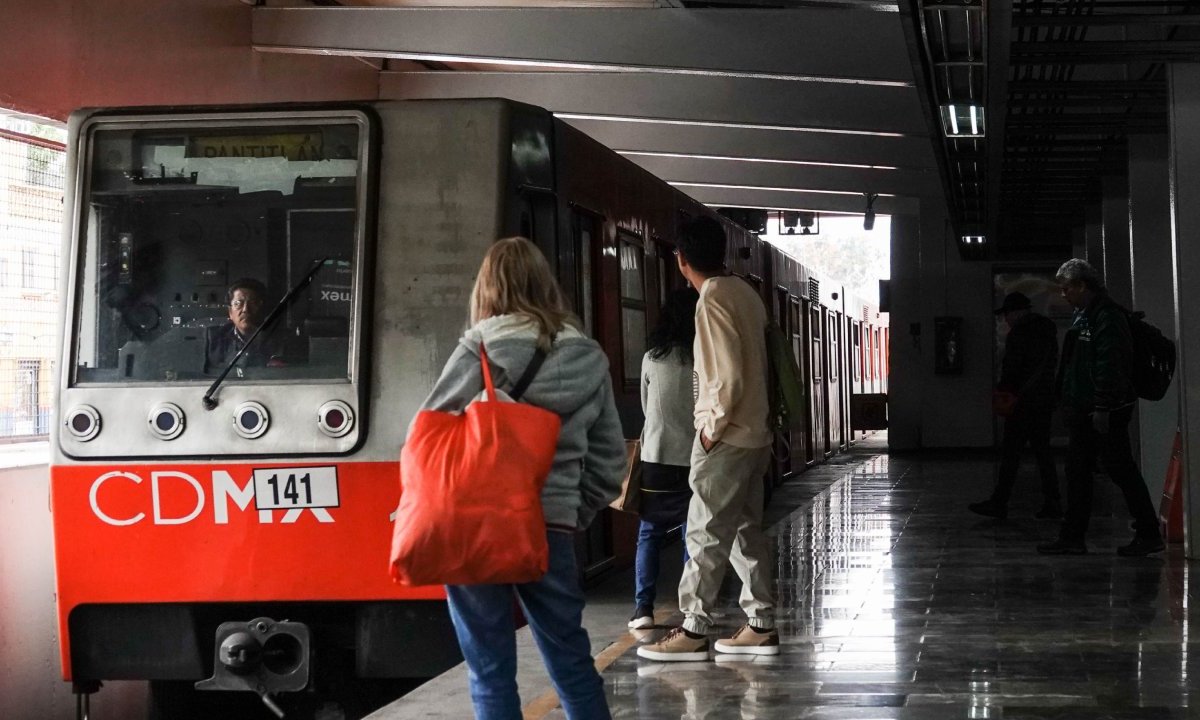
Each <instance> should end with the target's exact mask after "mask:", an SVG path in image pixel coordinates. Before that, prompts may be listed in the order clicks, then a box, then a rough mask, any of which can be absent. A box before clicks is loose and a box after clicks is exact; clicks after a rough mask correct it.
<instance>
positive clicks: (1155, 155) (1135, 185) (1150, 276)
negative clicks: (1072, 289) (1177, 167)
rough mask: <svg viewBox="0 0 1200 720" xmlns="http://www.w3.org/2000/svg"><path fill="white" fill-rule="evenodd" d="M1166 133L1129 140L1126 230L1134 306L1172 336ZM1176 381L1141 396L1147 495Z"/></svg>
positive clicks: (1170, 435) (1173, 418)
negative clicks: (1155, 395) (1159, 395)
mask: <svg viewBox="0 0 1200 720" xmlns="http://www.w3.org/2000/svg"><path fill="white" fill-rule="evenodd" d="M1169 180H1170V178H1169V175H1168V165H1167V136H1166V135H1134V136H1132V137H1131V138H1130V139H1129V231H1130V248H1131V251H1132V264H1133V274H1132V281H1133V283H1132V285H1133V286H1132V291H1133V306H1132V307H1133V309H1135V310H1141V311H1142V312H1144V313H1146V319H1147V320H1148V321H1149V322H1151V323H1153V324H1154V325H1155V326H1156V327H1158V328H1159V329H1160V330H1162V331H1163V333H1164V334H1166V335H1167V336H1168V337H1171V338H1174V337H1175V278H1174V277H1173V275H1172V269H1171V264H1172V260H1171V253H1172V250H1171V197H1170V192H1171V189H1170V182H1169ZM1178 392H1179V391H1178V380H1176V381H1175V387H1173V388H1172V389H1171V390H1169V391H1168V392H1167V396H1166V397H1164V398H1163V399H1162V400H1159V401H1158V402H1148V401H1145V400H1143V401H1141V402H1140V403H1139V405H1140V407H1139V408H1138V417H1139V427H1140V430H1141V467H1142V475H1144V476H1145V478H1146V485H1147V486H1148V487H1149V488H1150V497H1151V499H1152V500H1154V501H1155V502H1156V503H1157V502H1158V499H1159V497H1161V496H1162V488H1163V481H1164V480H1165V478H1166V474H1167V462H1168V461H1169V460H1170V457H1171V445H1172V442H1173V439H1174V437H1175V428H1176V426H1177V425H1178V424H1179V398H1178Z"/></svg>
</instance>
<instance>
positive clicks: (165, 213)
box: [51, 99, 887, 717]
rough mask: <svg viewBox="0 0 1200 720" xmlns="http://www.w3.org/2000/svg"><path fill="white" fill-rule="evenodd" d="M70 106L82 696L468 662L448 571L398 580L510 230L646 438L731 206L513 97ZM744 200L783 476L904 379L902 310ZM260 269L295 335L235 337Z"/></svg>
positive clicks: (66, 480) (342, 685)
mask: <svg viewBox="0 0 1200 720" xmlns="http://www.w3.org/2000/svg"><path fill="white" fill-rule="evenodd" d="M69 131H70V138H69V143H68V153H69V155H68V176H67V177H68V188H67V195H66V209H67V215H66V217H67V218H68V221H67V231H66V233H65V239H64V242H65V252H64V253H63V258H64V264H65V267H64V273H63V278H64V280H63V282H64V285H63V288H62V290H63V292H62V297H63V299H64V301H63V307H62V322H61V333H60V337H61V356H60V357H61V361H60V362H59V364H58V382H57V388H56V392H57V395H56V400H55V408H56V412H57V422H56V423H55V427H54V432H53V436H52V443H51V447H52V462H51V503H52V511H53V527H54V541H55V553H56V579H57V601H58V618H59V632H60V635H59V637H60V646H61V661H62V669H63V674H64V677H65V678H66V679H67V680H71V681H73V682H74V683H75V688H76V691H77V692H79V693H88V692H91V691H93V690H94V689H95V687H96V684H97V682H98V681H101V680H108V679H141V680H149V681H151V695H152V699H153V702H154V704H155V707H156V708H158V712H159V714H160V715H161V716H163V717H168V716H169V717H182V716H185V715H186V712H185V707H184V706H190V704H191V703H193V702H194V701H195V698H189V697H187V695H188V693H190V692H191V691H192V690H193V687H194V686H195V687H198V688H202V689H215V690H249V691H251V692H254V693H257V694H259V695H260V696H261V697H262V698H263V699H264V701H265V702H267V703H268V705H272V706H273V707H274V708H275V709H277V710H282V709H287V710H293V709H295V708H298V707H301V706H302V705H303V701H302V699H303V698H306V697H307V698H310V699H311V698H312V697H317V696H321V697H325V696H336V695H338V694H339V693H340V697H341V700H340V702H344V703H349V704H352V703H353V702H354V701H355V699H356V698H363V697H367V696H368V695H369V694H370V693H368V692H366V691H364V690H363V688H364V687H368V688H369V687H373V686H374V685H373V684H375V683H383V682H386V681H394V680H395V679H399V678H424V677H429V676H432V675H435V674H437V673H439V672H441V671H442V670H444V669H446V668H448V667H450V666H451V665H453V664H455V663H457V662H458V660H459V655H458V649H457V645H456V643H455V642H454V639H453V632H452V628H451V626H450V623H449V619H448V617H447V614H446V611H445V605H444V595H443V594H442V591H441V589H440V588H436V587H428V588H406V587H401V586H398V585H395V584H393V583H392V582H391V580H390V579H389V577H388V574H387V572H386V561H387V555H388V543H389V539H390V527H391V514H392V511H393V509H394V508H395V507H396V505H397V498H398V496H399V476H398V475H399V468H398V463H397V458H398V454H399V449H400V447H401V444H402V442H403V440H404V434H405V431H406V428H407V426H408V423H409V420H410V419H411V418H412V417H413V416H414V414H415V413H416V411H417V409H418V407H419V405H420V403H421V401H422V400H423V399H424V396H425V394H426V392H427V391H428V389H429V388H430V387H431V386H432V385H433V382H434V380H435V379H436V377H437V375H438V374H439V372H440V370H441V368H442V365H443V363H444V361H445V360H446V358H447V357H448V356H449V354H450V352H451V350H452V349H453V347H454V345H455V343H456V341H457V339H458V337H459V335H460V333H461V331H462V329H463V327H464V323H465V317H466V308H467V300H468V294H469V292H470V288H471V286H472V283H473V279H474V273H475V272H476V270H477V268H478V265H479V261H480V259H481V258H482V255H483V253H484V251H485V249H486V247H487V246H488V244H489V243H491V242H493V241H494V240H495V239H496V238H500V237H505V236H509V235H524V236H527V237H529V238H531V239H533V240H534V242H536V243H537V244H538V246H539V247H540V248H541V249H542V250H543V251H544V252H545V253H546V255H547V257H549V258H551V262H552V265H553V267H554V268H555V270H556V272H557V275H558V279H559V281H560V282H561V284H562V287H563V289H564V291H565V293H566V295H567V297H568V298H570V300H571V301H572V302H573V303H574V307H575V309H576V311H577V313H578V315H579V317H580V318H581V320H582V322H583V325H584V327H585V329H586V330H587V332H588V333H590V334H592V335H593V336H594V337H596V338H597V339H598V340H599V342H600V343H601V344H602V345H603V347H604V348H605V349H606V351H607V352H608V354H609V357H610V361H611V363H610V365H611V373H612V379H613V386H614V388H615V391H616V395H617V402H618V406H619V410H620V414H621V418H622V423H623V425H624V429H625V432H626V437H630V438H633V437H637V436H638V434H639V432H640V429H641V422H642V417H641V411H640V406H639V399H638V398H639V395H638V389H637V387H638V380H639V370H640V362H641V357H642V354H643V353H644V351H645V349H646V334H647V330H648V329H649V328H651V327H652V326H653V324H654V322H655V321H656V319H657V318H656V316H657V313H658V307H659V305H660V304H661V302H662V301H663V300H664V298H665V297H666V294H667V293H668V291H669V290H671V289H673V288H674V287H678V286H680V285H682V282H683V281H682V278H681V277H680V276H679V273H678V272H677V270H676V268H675V267H674V265H675V263H674V258H673V256H672V252H671V249H672V245H673V241H674V239H675V237H676V235H677V233H678V231H679V228H680V227H681V226H682V225H683V224H684V223H686V222H687V221H688V220H689V219H690V218H692V217H695V216H696V215H698V214H709V215H712V216H714V217H719V216H717V215H716V214H715V213H713V211H712V210H710V209H709V208H706V207H705V206H703V205H701V204H699V203H697V202H696V201H694V200H692V199H691V198H689V197H687V196H686V195H684V194H683V193H682V192H680V191H678V190H677V189H675V188H673V187H671V186H670V185H668V184H666V183H664V182H662V181H661V180H659V179H657V178H655V177H653V176H652V175H650V174H649V173H647V172H646V171H644V170H642V169H641V168H639V167H637V166H636V165H635V164H633V163H632V162H630V161H628V160H627V159H625V158H623V157H621V156H620V155H618V154H616V153H614V152H612V151H611V150H609V149H607V148H605V147H603V146H601V145H600V144H599V143H597V142H595V141H594V140H592V139H591V138H589V137H587V136H586V135H584V134H583V133H581V132H579V131H578V130H576V129H574V128H572V127H571V126H570V125H568V124H566V123H564V122H563V121H561V120H559V119H556V118H555V117H553V116H552V115H551V114H550V113H548V112H546V111H545V110H542V109H540V108H535V107H532V106H528V105H522V104H518V103H514V102H509V101H505V100H496V99H481V100H454V101H397V102H379V103H364V104H321V105H319V106H315V105H287V106H259V107H244V106H238V107H194V108H122V109H92V110H81V111H78V112H76V113H75V114H73V115H72V117H71V119H70V125H69ZM720 220H721V222H722V223H724V225H725V227H726V228H727V230H728V235H729V238H730V250H729V266H730V268H731V269H732V271H733V272H735V273H737V274H739V275H741V276H742V277H744V278H745V279H746V280H747V281H748V282H750V283H751V284H753V285H754V287H755V288H757V289H758V290H759V292H760V293H761V294H762V297H763V300H764V302H765V303H766V304H767V306H768V307H769V308H770V310H771V314H772V315H773V317H774V319H775V320H776V321H777V322H778V323H779V324H780V326H781V327H782V328H783V329H784V332H785V333H787V334H788V336H789V337H791V338H792V343H793V349H794V352H795V354H796V358H797V361H798V364H799V367H800V368H801V370H802V373H803V375H804V378H805V383H806V390H807V392H808V398H809V403H808V406H809V412H808V413H807V416H806V417H805V418H804V423H803V427H802V428H801V429H798V430H795V431H792V432H789V433H787V434H786V436H782V435H781V436H780V437H779V438H777V441H776V457H777V463H776V465H775V467H774V468H773V470H772V476H771V478H768V479H767V480H765V481H766V482H777V481H780V480H782V479H783V478H786V477H787V476H789V475H792V474H795V473H797V472H801V471H803V470H804V469H805V468H806V467H808V466H810V465H813V464H815V463H820V462H822V461H823V460H824V459H826V458H827V457H829V456H830V455H831V454H833V453H836V452H838V451H839V450H841V449H844V448H846V447H847V446H848V445H849V444H850V443H851V442H853V441H854V440H856V439H857V438H858V437H861V433H859V432H856V431H855V430H853V428H852V425H851V423H850V417H849V411H848V408H849V406H850V403H851V399H852V398H851V395H852V394H853V393H866V392H883V391H885V390H886V379H887V369H886V365H887V361H886V347H887V329H886V318H883V319H882V320H881V315H880V314H879V312H878V308H877V307H875V306H874V305H872V304H870V303H859V302H858V301H854V300H852V299H851V298H849V297H847V296H846V294H845V293H844V291H843V289H842V288H841V287H840V286H837V285H835V283H833V282H832V281H831V280H828V279H822V278H818V277H817V276H816V274H815V273H813V272H811V271H809V270H808V269H807V268H806V267H805V266H803V265H802V264H800V262H798V261H797V260H796V259H794V258H791V257H789V256H787V255H785V254H783V253H782V252H780V251H779V250H777V249H776V248H774V247H773V246H771V245H768V244H767V243H765V242H762V241H761V240H760V239H759V238H758V236H757V235H755V234H754V233H752V232H750V231H748V230H746V229H744V228H742V227H740V226H738V225H736V224H734V223H733V222H731V221H730V220H728V219H727V218H723V217H721V218H720ZM239 278H253V279H256V280H257V281H259V282H261V283H262V285H263V286H265V288H266V295H267V297H266V298H265V300H266V308H269V309H271V313H270V315H268V318H269V319H270V322H268V323H266V324H264V327H263V330H262V331H261V333H260V334H261V335H262V336H264V339H262V340H261V341H260V342H262V343H264V344H266V343H268V342H269V343H271V346H272V347H273V348H274V349H275V351H274V352H273V353H272V357H271V359H270V361H268V362H265V363H264V362H253V361H251V360H250V358H251V355H252V354H251V353H247V354H245V355H243V356H242V357H241V358H234V359H233V360H231V361H230V362H228V363H222V364H219V365H214V364H213V363H212V362H210V360H209V358H208V356H209V353H207V352H206V349H207V348H208V347H209V346H210V345H211V343H212V342H213V340H212V337H213V335H214V332H216V331H217V330H216V329H217V328H220V327H221V325H222V323H224V322H225V321H226V320H227V317H228V316H227V312H228V311H227V297H226V290H227V288H228V287H229V286H230V285H231V284H233V283H234V282H235V280H237V279H239ZM881 333H882V334H881ZM635 527H636V525H635V520H633V519H632V518H631V517H630V516H627V515H624V514H621V513H616V512H611V511H610V512H606V513H605V514H604V515H603V516H602V517H601V518H600V519H599V520H598V522H596V523H595V525H594V526H593V527H592V528H591V529H589V530H588V531H587V532H586V533H581V534H580V535H579V537H578V541H577V542H578V545H577V550H578V554H579V557H580V559H581V567H582V568H584V575H585V580H586V579H588V578H591V577H594V576H595V575H597V574H599V573H601V572H603V571H604V570H606V569H608V568H611V567H613V566H618V565H622V564H627V563H628V561H629V560H630V559H631V558H632V553H633V548H634V544H635V534H636V533H635ZM301 690H304V692H297V691H301ZM197 694H198V695H199V694H201V693H197ZM347 698H349V699H347ZM364 702H365V701H364ZM173 703H177V705H173ZM354 712H355V710H353V709H350V710H347V713H348V714H353V713H354Z"/></svg>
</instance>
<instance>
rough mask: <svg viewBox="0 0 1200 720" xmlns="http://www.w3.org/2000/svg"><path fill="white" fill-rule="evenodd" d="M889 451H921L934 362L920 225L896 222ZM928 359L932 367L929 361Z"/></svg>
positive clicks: (907, 219)
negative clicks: (924, 402) (927, 379)
mask: <svg viewBox="0 0 1200 720" xmlns="http://www.w3.org/2000/svg"><path fill="white" fill-rule="evenodd" d="M891 266H892V279H891V291H892V297H891V300H892V304H891V313H890V314H889V316H888V317H889V322H890V324H891V339H892V342H891V347H890V358H891V365H890V372H891V375H890V377H889V378H888V447H889V448H890V449H892V450H915V449H917V448H919V447H921V384H922V382H923V380H922V375H921V371H922V369H923V368H924V367H925V365H926V364H928V363H932V362H933V355H932V354H931V350H930V348H932V346H933V327H932V326H931V325H930V324H928V323H924V322H922V319H921V307H922V303H921V220H920V218H919V217H918V216H916V215H893V216H892V259H891ZM927 358H928V362H927V361H926V359H927Z"/></svg>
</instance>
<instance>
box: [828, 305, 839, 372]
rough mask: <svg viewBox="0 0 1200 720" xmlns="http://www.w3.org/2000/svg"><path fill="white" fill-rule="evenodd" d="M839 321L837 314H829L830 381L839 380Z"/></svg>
mask: <svg viewBox="0 0 1200 720" xmlns="http://www.w3.org/2000/svg"><path fill="white" fill-rule="evenodd" d="M838 334H839V333H838V321H837V316H836V315H833V314H831V315H830V316H829V381H830V382H837V381H838V365H839V363H838V347H839V339H838Z"/></svg>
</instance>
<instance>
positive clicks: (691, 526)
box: [679, 433, 775, 633]
mask: <svg viewBox="0 0 1200 720" xmlns="http://www.w3.org/2000/svg"><path fill="white" fill-rule="evenodd" d="M770 459H771V448H770V447H761V448H740V447H735V446H733V445H729V444H727V443H723V442H718V443H717V444H716V446H714V447H713V449H712V450H711V451H707V452H706V451H705V450H704V446H702V445H701V444H700V433H696V441H695V443H694V444H693V445H692V470H691V474H690V475H689V477H688V483H689V484H690V485H691V486H692V493H693V494H692V502H691V504H690V505H689V506H688V518H687V537H686V541H687V550H688V554H689V555H690V558H689V559H688V561H687V563H686V564H685V565H684V567H683V576H682V577H681V578H680V580H679V609H680V611H682V612H683V614H684V616H685V618H684V622H683V627H684V628H685V629H686V630H688V631H689V632H694V633H706V632H708V630H709V628H711V627H712V625H713V619H712V612H713V609H714V606H715V605H716V602H717V593H718V592H719V591H720V590H721V581H722V580H723V579H724V578H725V568H726V563H727V562H732V564H733V570H734V572H736V573H737V576H738V577H739V578H740V579H741V581H742V594H741V597H740V598H739V604H740V605H741V607H742V610H743V611H744V612H745V613H746V617H748V618H749V619H750V624H751V625H754V626H755V627H757V628H773V627H775V598H774V595H773V593H772V591H771V588H772V577H771V559H770V557H771V548H770V543H769V542H768V541H767V537H766V535H764V534H763V530H762V513H763V483H762V479H763V474H764V473H766V471H767V464H768V463H769V462H770Z"/></svg>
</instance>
